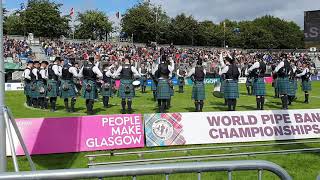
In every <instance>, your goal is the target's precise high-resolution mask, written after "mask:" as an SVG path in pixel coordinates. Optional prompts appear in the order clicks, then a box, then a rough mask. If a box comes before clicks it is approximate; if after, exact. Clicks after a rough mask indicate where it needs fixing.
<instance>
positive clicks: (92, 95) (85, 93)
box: [81, 79, 98, 100]
mask: <svg viewBox="0 0 320 180" xmlns="http://www.w3.org/2000/svg"><path fill="white" fill-rule="evenodd" d="M88 84H89V85H90V86H91V91H90V92H89V91H87V90H86V87H87V85H88ZM81 95H82V97H83V98H84V99H91V100H92V99H97V98H98V94H97V84H96V82H95V81H93V80H90V79H84V80H83V82H82V91H81Z"/></svg>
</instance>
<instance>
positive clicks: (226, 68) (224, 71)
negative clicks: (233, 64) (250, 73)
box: [219, 66, 241, 75]
mask: <svg viewBox="0 0 320 180" xmlns="http://www.w3.org/2000/svg"><path fill="white" fill-rule="evenodd" d="M228 70H229V66H226V67H224V68H223V69H222V70H221V71H220V72H219V75H222V74H225V73H227V72H228ZM238 72H239V74H240V72H241V70H240V69H239V68H238Z"/></svg>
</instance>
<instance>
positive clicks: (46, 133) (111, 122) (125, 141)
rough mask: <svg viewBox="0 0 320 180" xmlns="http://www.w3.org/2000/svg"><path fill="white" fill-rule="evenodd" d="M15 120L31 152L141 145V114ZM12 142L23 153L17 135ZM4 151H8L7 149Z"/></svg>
mask: <svg viewBox="0 0 320 180" xmlns="http://www.w3.org/2000/svg"><path fill="white" fill-rule="evenodd" d="M16 121H17V124H18V127H19V129H20V132H21V134H22V137H23V139H24V141H25V143H26V146H27V148H28V150H29V152H30V153H31V154H51V153H66V152H81V151H96V150H111V149H123V148H137V147H144V131H143V123H142V116H141V114H132V115H105V116H103V115H99V116H83V117H64V118H32V119H17V120H16ZM14 143H15V145H16V146H15V147H16V152H17V154H18V155H24V153H23V151H22V148H21V146H20V144H19V143H18V139H17V137H14ZM7 147H9V145H8V146H7ZM7 153H9V155H10V152H9V150H8V149H7Z"/></svg>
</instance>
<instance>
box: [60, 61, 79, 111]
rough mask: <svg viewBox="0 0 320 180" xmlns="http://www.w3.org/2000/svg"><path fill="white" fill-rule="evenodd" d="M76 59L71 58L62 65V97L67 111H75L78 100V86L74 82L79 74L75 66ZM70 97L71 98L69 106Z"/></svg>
mask: <svg viewBox="0 0 320 180" xmlns="http://www.w3.org/2000/svg"><path fill="white" fill-rule="evenodd" d="M74 64H75V61H74V60H73V59H71V60H69V62H68V63H67V64H65V65H64V66H63V67H62V76H61V87H60V97H61V98H62V99H63V102H64V106H65V108H66V111H67V112H75V104H76V101H77V92H76V86H75V84H74V78H77V77H78V76H79V75H78V73H77V68H76V67H74ZM69 98H71V102H70V108H69Z"/></svg>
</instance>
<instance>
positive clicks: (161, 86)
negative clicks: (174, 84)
mask: <svg viewBox="0 0 320 180" xmlns="http://www.w3.org/2000/svg"><path fill="white" fill-rule="evenodd" d="M172 92H173V89H172V88H171V87H170V86H169V83H168V80H166V79H159V82H158V87H157V99H170V98H171V94H172Z"/></svg>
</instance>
